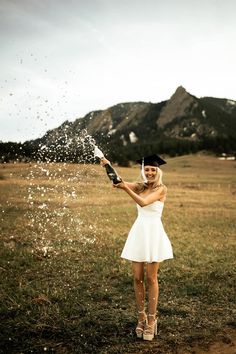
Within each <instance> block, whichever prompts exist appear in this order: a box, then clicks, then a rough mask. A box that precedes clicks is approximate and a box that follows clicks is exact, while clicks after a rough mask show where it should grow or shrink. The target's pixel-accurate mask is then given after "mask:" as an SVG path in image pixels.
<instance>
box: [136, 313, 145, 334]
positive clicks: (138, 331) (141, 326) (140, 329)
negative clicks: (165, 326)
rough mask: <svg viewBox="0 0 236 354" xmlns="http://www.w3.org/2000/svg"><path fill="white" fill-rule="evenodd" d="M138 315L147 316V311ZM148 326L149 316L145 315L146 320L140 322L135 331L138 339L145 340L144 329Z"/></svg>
mask: <svg viewBox="0 0 236 354" xmlns="http://www.w3.org/2000/svg"><path fill="white" fill-rule="evenodd" d="M138 313H143V314H145V310H143V311H138ZM146 325H147V316H146V314H145V318H144V320H142V321H138V325H137V327H136V329H135V332H136V335H137V337H138V338H143V332H144V328H145V326H146Z"/></svg>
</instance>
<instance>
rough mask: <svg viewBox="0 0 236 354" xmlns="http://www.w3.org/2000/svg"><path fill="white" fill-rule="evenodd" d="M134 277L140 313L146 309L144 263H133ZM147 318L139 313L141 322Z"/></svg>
mask: <svg viewBox="0 0 236 354" xmlns="http://www.w3.org/2000/svg"><path fill="white" fill-rule="evenodd" d="M132 268H133V275H134V292H135V298H136V303H137V307H138V311H139V312H141V311H143V310H144V307H145V286H144V263H143V262H132ZM144 318H145V313H139V320H140V321H142V320H144Z"/></svg>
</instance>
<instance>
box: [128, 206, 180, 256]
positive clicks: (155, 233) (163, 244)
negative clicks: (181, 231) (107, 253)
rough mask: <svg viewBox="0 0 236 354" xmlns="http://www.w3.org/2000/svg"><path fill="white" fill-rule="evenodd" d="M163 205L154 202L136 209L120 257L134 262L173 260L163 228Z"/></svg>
mask: <svg viewBox="0 0 236 354" xmlns="http://www.w3.org/2000/svg"><path fill="white" fill-rule="evenodd" d="M163 207H164V203H162V202H160V201H156V202H154V203H152V204H149V205H147V206H144V207H140V206H139V205H138V204H137V208H138V217H137V219H136V220H135V222H134V224H133V226H132V228H131V230H130V232H129V235H128V238H127V240H126V243H125V246H124V249H123V251H122V254H121V257H122V258H125V259H128V260H130V261H135V262H148V263H152V262H162V261H164V260H165V259H170V258H173V251H172V246H171V243H170V240H169V238H168V236H167V234H166V232H165V230H164V228H163V225H162V221H161V215H162V211H163Z"/></svg>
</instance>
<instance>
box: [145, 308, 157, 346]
mask: <svg viewBox="0 0 236 354" xmlns="http://www.w3.org/2000/svg"><path fill="white" fill-rule="evenodd" d="M148 316H149V317H154V318H155V317H156V314H154V315H150V314H149V315H148ZM156 335H157V319H155V321H154V322H153V324H151V325H149V324H147V325H146V327H145V329H144V331H143V339H144V340H153V338H154V336H156Z"/></svg>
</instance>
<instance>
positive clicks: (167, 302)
mask: <svg viewBox="0 0 236 354" xmlns="http://www.w3.org/2000/svg"><path fill="white" fill-rule="evenodd" d="M235 167H236V163H235V162H234V161H220V160H218V159H216V158H214V157H211V156H204V155H202V156H201V155H199V156H182V157H177V158H172V159H169V160H168V164H167V165H166V166H164V167H163V171H164V182H165V184H166V185H167V187H168V198H167V201H166V204H165V209H164V214H163V224H164V227H165V229H166V232H167V234H168V235H169V238H170V240H171V242H172V245H173V249H174V256H175V258H174V260H168V261H166V262H163V263H162V264H161V268H160V272H159V283H160V296H159V319H158V337H157V339H155V340H154V341H153V342H151V343H146V342H143V341H140V340H137V339H136V337H135V335H134V328H135V326H136V308H135V302H134V293H133V282H132V274H131V268H130V263H129V262H128V261H125V260H122V259H121V258H120V253H121V250H122V248H123V245H124V242H125V240H126V237H127V233H128V231H129V229H130V227H131V225H132V223H133V221H134V220H135V217H136V207H135V204H134V203H133V201H132V200H131V199H130V198H129V197H128V195H127V194H126V193H124V192H123V191H121V190H116V189H113V188H112V187H111V184H110V182H109V180H108V178H107V177H106V175H105V171H104V170H103V169H102V168H101V167H100V166H98V165H91V166H86V165H74V164H36V163H35V164H34V163H32V164H4V165H1V166H0V168H1V170H0V188H1V193H0V207H1V214H0V215H1V216H0V218H1V220H0V222H1V224H0V225H1V239H0V253H1V254H0V259H1V261H0V262H1V263H0V281H1V293H0V302H1V303H0V316H1V317H0V319H1V322H0V350H1V352H2V353H42V352H49V353H102V354H105V353H165V354H167V353H181V354H182V353H193V352H194V350H193V347H194V346H196V345H197V346H198V347H199V348H207V347H208V345H209V344H210V343H211V342H214V341H215V340H216V339H217V338H218V337H219V336H221V338H224V335H225V336H226V334H225V333H227V332H225V331H227V328H230V329H235V327H236V320H235V314H236V306H235V300H236V295H235V280H236V267H235V244H236V242H235V224H236V198H235V197H236V177H235V173H236V169H235ZM117 170H118V172H119V173H120V175H121V176H123V178H124V179H126V180H129V181H134V180H137V179H138V176H139V169H138V168H137V167H132V168H119V167H118V168H117ZM222 336H223V337H222ZM227 338H228V337H227ZM227 340H230V339H229V338H228V339H227Z"/></svg>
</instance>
